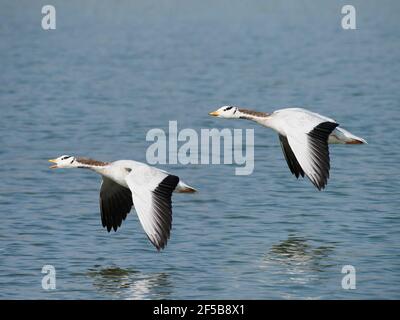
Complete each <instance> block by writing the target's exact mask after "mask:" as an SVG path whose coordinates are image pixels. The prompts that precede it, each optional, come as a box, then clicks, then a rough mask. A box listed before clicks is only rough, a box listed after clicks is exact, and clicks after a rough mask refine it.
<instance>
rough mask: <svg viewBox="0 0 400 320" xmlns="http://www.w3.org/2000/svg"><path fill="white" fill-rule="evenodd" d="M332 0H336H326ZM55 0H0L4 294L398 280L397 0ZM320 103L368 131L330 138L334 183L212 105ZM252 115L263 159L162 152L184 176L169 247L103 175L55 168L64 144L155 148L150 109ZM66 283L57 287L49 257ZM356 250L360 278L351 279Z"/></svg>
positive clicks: (139, 155) (263, 107) (199, 124)
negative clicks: (111, 206)
mask: <svg viewBox="0 0 400 320" xmlns="http://www.w3.org/2000/svg"><path fill="white" fill-rule="evenodd" d="M324 3H325V2H324ZM52 4H54V5H55V7H56V10H57V29H56V30H53V31H43V30H42V29H41V24H40V21H41V6H42V5H43V2H42V1H7V2H6V1H3V2H2V3H1V10H0V17H1V19H0V40H1V41H0V110H1V117H0V177H1V179H0V218H1V223H0V298H7V299H11V298H17V299H21V298H28V299H36V298H40V299H55V298H62V299H74V298H79V299H81V298H89V299H92V298H94V299H98V298H100V299H180V298H192V299H201V298H213V299H214V298H234V299H241V298H246V299H267V298H276V299H286V298H294V299H323V298H328V299H330V298H340V299H343V298H351V299H363V298H366V299H374V298H400V290H399V287H400V261H399V258H400V256H399V255H400V250H399V249H400V245H399V240H400V239H399V231H400V229H399V227H400V220H399V207H400V201H399V196H400V183H399V178H398V177H399V151H400V147H399V143H398V139H399V121H400V117H399V107H400V90H399V87H400V86H399V85H400V63H399V56H400V45H399V44H400V23H399V21H400V19H398V18H399V17H398V15H399V14H398V13H399V9H400V7H399V4H398V2H397V1H385V2H383V3H380V2H378V1H352V4H354V5H355V7H356V9H357V30H350V31H345V30H343V29H342V28H341V26H340V19H341V14H340V9H341V6H342V5H343V4H345V3H343V2H342V1H330V2H329V4H328V3H325V5H322V3H321V4H317V3H316V1H251V2H242V1H222V2H221V1H218V2H215V1H197V2H192V1H167V2H165V1H162V2H159V1H146V2H139V1H138V2H136V1H118V2H115V3H114V2H110V1H85V2H84V3H80V2H77V1H67V2H66V1H52ZM224 104H234V105H241V106H244V107H247V108H250V109H255V110H259V111H267V112H269V111H272V110H274V109H278V108H282V107H287V106H303V107H306V108H309V109H311V110H313V111H316V112H320V113H322V114H325V115H327V116H331V117H333V118H335V119H336V120H337V121H338V122H339V123H340V124H341V125H342V126H344V127H345V128H347V129H349V130H350V131H352V132H354V133H355V134H357V135H360V136H362V137H364V138H365V139H367V140H368V142H369V144H368V145H365V146H332V147H331V163H332V169H331V179H330V180H329V184H328V188H327V189H326V190H325V191H323V192H318V191H317V190H316V189H315V188H314V187H313V186H312V185H311V184H310V182H309V181H308V180H299V181H296V179H295V178H294V177H293V176H292V175H291V174H290V172H289V170H288V168H287V165H286V163H285V160H284V158H283V154H282V152H281V149H280V146H279V142H278V139H277V136H276V134H275V133H273V132H272V131H271V130H267V129H265V128H262V127H258V126H256V125H254V124H253V123H250V122H246V121H228V120H222V119H215V118H211V117H209V116H208V115H207V112H209V111H211V110H214V109H215V108H216V107H217V106H219V105H224ZM169 120H177V121H178V129H179V130H180V129H183V128H193V129H195V130H196V131H197V132H200V129H201V128H219V129H220V128H238V129H239V128H242V129H244V128H254V130H255V151H254V152H255V169H254V173H253V174H252V175H249V176H235V175H234V166H232V165H187V166H184V165H180V164H177V165H164V166H160V167H162V168H164V169H168V170H169V171H171V172H173V173H175V174H177V175H179V176H180V177H181V178H183V179H184V180H185V181H186V182H187V183H189V184H191V185H193V186H195V187H196V188H198V190H199V193H198V194H196V195H179V194H178V195H174V197H173V200H174V202H173V206H174V215H173V217H174V221H173V230H172V236H171V239H170V241H169V243H168V246H167V248H166V250H164V251H163V252H161V253H158V252H157V251H156V250H155V249H154V247H152V245H151V244H150V243H149V242H148V240H147V238H146V236H145V235H144V233H143V231H142V229H141V227H140V225H139V222H138V219H137V216H136V214H135V212H132V213H131V214H130V215H129V216H128V219H127V220H126V221H125V222H124V223H123V226H122V227H121V228H120V229H119V230H118V232H116V233H114V232H112V233H107V232H106V231H105V230H104V229H103V228H102V226H101V222H100V215H99V208H98V190H99V185H100V180H101V179H100V177H99V176H97V175H95V174H94V173H92V172H88V171H83V170H50V169H48V163H47V159H49V158H54V157H56V156H59V155H61V154H72V155H79V156H90V157H92V158H95V159H99V160H110V161H111V160H117V159H135V160H139V161H146V150H147V148H148V147H149V145H150V144H151V142H148V141H146V139H145V137H146V133H147V132H148V131H149V130H150V129H152V128H161V129H164V130H168V121H169ZM46 264H50V265H53V266H54V267H55V268H56V276H57V289H56V290H53V291H46V290H43V289H42V286H41V280H42V276H43V274H41V269H42V266H43V265H46ZM348 264H350V265H353V266H354V267H355V268H356V280H357V284H356V289H355V290H344V289H342V287H341V281H342V277H343V276H344V275H343V274H342V273H341V270H342V267H343V266H344V265H348Z"/></svg>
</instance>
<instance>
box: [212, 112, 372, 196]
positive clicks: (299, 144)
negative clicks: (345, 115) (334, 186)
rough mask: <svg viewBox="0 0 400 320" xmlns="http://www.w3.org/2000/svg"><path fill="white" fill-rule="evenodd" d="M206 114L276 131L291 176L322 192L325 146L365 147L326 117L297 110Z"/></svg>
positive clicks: (326, 159)
mask: <svg viewBox="0 0 400 320" xmlns="http://www.w3.org/2000/svg"><path fill="white" fill-rule="evenodd" d="M209 115H211V116H214V117H220V118H227V119H247V120H252V121H255V122H257V123H258V124H261V125H262V126H264V127H267V128H271V129H273V130H275V131H276V132H278V135H279V140H280V143H281V147H282V150H283V154H284V156H285V159H286V162H287V164H288V166H289V169H290V171H291V172H292V174H294V175H295V176H296V178H299V176H300V175H301V176H302V177H304V175H306V176H307V177H308V178H309V179H310V181H311V182H312V183H313V184H314V185H315V186H316V187H317V188H318V190H322V189H324V188H325V186H326V184H327V181H328V178H329V169H330V163H329V148H328V144H365V143H367V142H366V141H365V140H364V139H362V138H360V137H357V136H355V135H353V134H351V133H350V132H348V131H347V130H345V129H343V128H339V127H338V126H339V124H338V123H337V122H336V121H335V120H333V119H330V118H327V117H325V116H322V115H320V114H318V113H314V112H311V111H308V110H305V109H301V108H287V109H281V110H277V111H275V112H273V113H271V114H269V113H265V112H258V111H252V110H247V109H242V108H240V107H233V106H224V107H221V108H219V109H218V110H216V111H213V112H210V113H209Z"/></svg>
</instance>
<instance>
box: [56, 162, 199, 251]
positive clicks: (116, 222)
mask: <svg viewBox="0 0 400 320" xmlns="http://www.w3.org/2000/svg"><path fill="white" fill-rule="evenodd" d="M49 161H50V162H52V163H54V165H53V166H51V167H50V168H85V169H91V170H93V171H95V172H97V173H99V174H100V175H101V176H102V178H103V181H102V184H101V188H100V214H101V222H102V224H103V227H106V228H107V231H108V232H110V230H111V229H114V231H116V230H117V229H118V227H120V226H121V223H122V221H123V220H125V218H126V216H127V214H128V213H129V212H130V210H131V208H132V206H134V207H135V209H136V213H137V215H138V217H139V220H140V223H141V224H142V227H143V229H144V231H145V232H146V234H147V237H148V238H149V240H150V241H151V243H152V244H153V245H154V246H155V247H156V248H157V250H160V249H163V248H164V247H165V245H166V244H167V241H168V239H169V236H170V230H171V224H172V204H171V196H172V192H180V193H192V192H195V191H196V190H195V189H194V188H192V187H190V186H188V185H186V184H185V183H184V182H182V181H180V179H179V177H177V176H174V175H172V174H169V173H168V172H165V171H162V170H159V169H157V168H154V167H150V166H148V165H147V164H144V163H140V162H136V161H133V160H119V161H115V162H101V161H97V160H93V159H87V158H76V157H72V156H68V155H64V156H61V157H59V158H57V159H52V160H49Z"/></svg>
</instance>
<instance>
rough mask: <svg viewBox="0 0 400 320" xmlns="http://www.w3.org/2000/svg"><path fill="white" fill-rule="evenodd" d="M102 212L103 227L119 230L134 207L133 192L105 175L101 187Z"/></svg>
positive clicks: (109, 229)
mask: <svg viewBox="0 0 400 320" xmlns="http://www.w3.org/2000/svg"><path fill="white" fill-rule="evenodd" d="M99 202H100V214H101V223H102V224H103V227H107V231H108V232H110V231H111V228H113V229H114V231H117V229H118V227H120V226H121V223H122V221H123V220H125V218H126V216H127V214H128V213H129V211H131V208H132V204H133V203H132V194H131V191H130V190H129V189H128V188H125V187H122V186H120V185H119V184H117V183H115V182H114V181H112V180H111V179H108V178H106V177H103V181H102V183H101V188H100V201H99Z"/></svg>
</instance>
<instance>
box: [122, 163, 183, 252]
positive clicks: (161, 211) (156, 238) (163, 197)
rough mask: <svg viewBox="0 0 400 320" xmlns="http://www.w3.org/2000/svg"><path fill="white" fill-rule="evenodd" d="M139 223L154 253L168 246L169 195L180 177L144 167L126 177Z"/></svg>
mask: <svg viewBox="0 0 400 320" xmlns="http://www.w3.org/2000/svg"><path fill="white" fill-rule="evenodd" d="M126 182H127V184H128V186H129V188H130V189H131V192H132V199H133V203H134V206H135V209H136V212H137V214H138V217H139V221H140V223H141V225H142V227H143V229H144V231H145V232H146V234H147V237H148V238H149V240H150V241H151V243H152V244H153V245H154V246H155V247H156V248H157V250H160V249H163V248H164V247H165V245H166V244H167V241H168V239H169V236H170V231H171V226H172V203H171V196H172V192H173V191H174V189H175V187H176V186H177V184H178V183H179V178H178V177H177V176H174V175H170V174H168V173H166V172H164V171H161V170H158V169H156V168H152V167H149V166H147V165H142V166H138V167H137V168H134V169H133V170H132V171H131V173H130V174H129V175H128V176H127V177H126Z"/></svg>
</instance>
